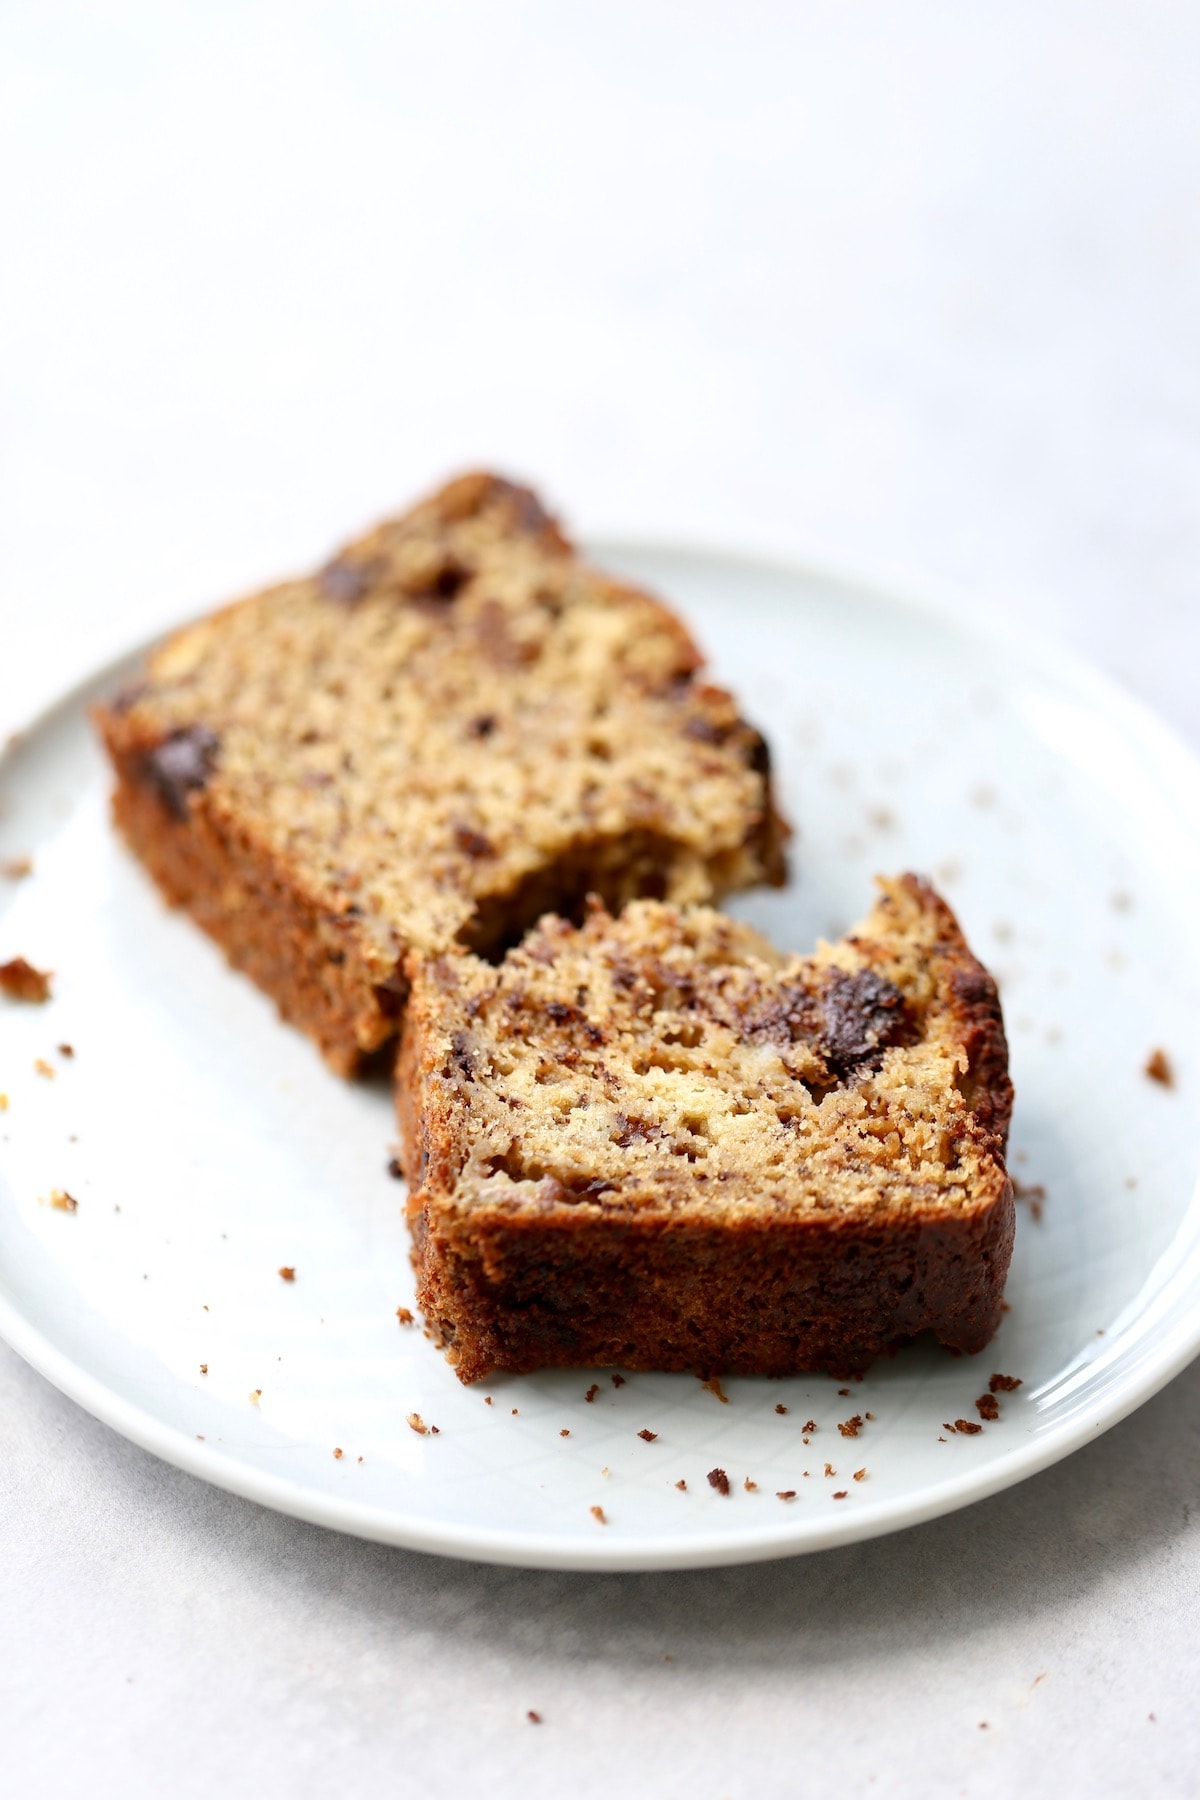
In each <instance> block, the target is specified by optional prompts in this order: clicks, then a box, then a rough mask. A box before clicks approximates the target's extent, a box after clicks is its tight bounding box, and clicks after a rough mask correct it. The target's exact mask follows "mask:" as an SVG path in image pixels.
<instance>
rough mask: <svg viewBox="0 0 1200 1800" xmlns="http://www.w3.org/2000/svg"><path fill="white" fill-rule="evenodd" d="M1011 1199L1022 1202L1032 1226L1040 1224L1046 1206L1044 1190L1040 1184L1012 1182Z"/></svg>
mask: <svg viewBox="0 0 1200 1800" xmlns="http://www.w3.org/2000/svg"><path fill="white" fill-rule="evenodd" d="M1013 1198H1014V1199H1015V1200H1024V1202H1025V1204H1026V1205H1027V1206H1028V1208H1029V1216H1030V1218H1031V1219H1032V1220H1033V1222H1034V1224H1035V1225H1040V1224H1041V1222H1042V1213H1043V1211H1044V1210H1045V1204H1046V1190H1045V1188H1044V1187H1043V1186H1042V1185H1041V1183H1040V1182H1026V1181H1014V1182H1013Z"/></svg>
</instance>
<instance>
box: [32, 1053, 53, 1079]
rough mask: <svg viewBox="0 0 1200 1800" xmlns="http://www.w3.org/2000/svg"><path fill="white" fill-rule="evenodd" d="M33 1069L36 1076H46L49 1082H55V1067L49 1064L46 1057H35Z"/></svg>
mask: <svg viewBox="0 0 1200 1800" xmlns="http://www.w3.org/2000/svg"><path fill="white" fill-rule="evenodd" d="M33 1069H34V1073H35V1075H44V1076H45V1077H46V1080H47V1081H53V1080H54V1068H53V1065H52V1064H50V1063H48V1062H47V1061H46V1059H45V1057H44V1056H35V1057H34V1059H33Z"/></svg>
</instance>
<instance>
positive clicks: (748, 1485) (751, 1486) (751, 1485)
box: [742, 1475, 758, 1494]
mask: <svg viewBox="0 0 1200 1800" xmlns="http://www.w3.org/2000/svg"><path fill="white" fill-rule="evenodd" d="M742 1486H743V1487H744V1488H745V1490H746V1492H747V1493H748V1494H757V1492H758V1483H757V1481H751V1479H750V1477H749V1476H748V1475H747V1477H746V1479H745V1481H743V1483H742Z"/></svg>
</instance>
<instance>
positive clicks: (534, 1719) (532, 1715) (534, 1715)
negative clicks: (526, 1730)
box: [525, 1706, 542, 1725]
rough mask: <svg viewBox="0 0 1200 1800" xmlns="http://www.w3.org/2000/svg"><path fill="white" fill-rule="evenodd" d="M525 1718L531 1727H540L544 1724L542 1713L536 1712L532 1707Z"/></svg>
mask: <svg viewBox="0 0 1200 1800" xmlns="http://www.w3.org/2000/svg"><path fill="white" fill-rule="evenodd" d="M525 1717H526V1718H527V1719H528V1720H529V1723H530V1724H531V1725H540V1724H541V1722H542V1715H541V1713H540V1712H534V1710H533V1708H532V1706H531V1707H530V1709H529V1711H528V1712H527V1713H526V1714H525Z"/></svg>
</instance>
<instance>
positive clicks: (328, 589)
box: [317, 556, 374, 607]
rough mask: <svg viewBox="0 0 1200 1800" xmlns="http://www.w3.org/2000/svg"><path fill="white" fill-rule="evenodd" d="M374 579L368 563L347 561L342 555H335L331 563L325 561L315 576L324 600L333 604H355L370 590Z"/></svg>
mask: <svg viewBox="0 0 1200 1800" xmlns="http://www.w3.org/2000/svg"><path fill="white" fill-rule="evenodd" d="M373 579H374V568H373V565H372V564H370V563H352V562H348V561H347V560H346V558H345V557H344V556H337V557H335V558H334V560H333V561H332V562H331V563H326V565H325V567H324V568H323V569H322V570H321V573H320V574H319V575H318V576H317V581H318V583H319V584H320V588H321V592H322V593H323V594H324V596H325V598H326V600H331V601H332V602H333V604H334V605H335V606H345V607H352V606H357V605H358V603H359V601H360V600H362V599H364V598H365V596H366V594H367V593H368V591H369V590H370V587H371V583H372V581H373Z"/></svg>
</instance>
